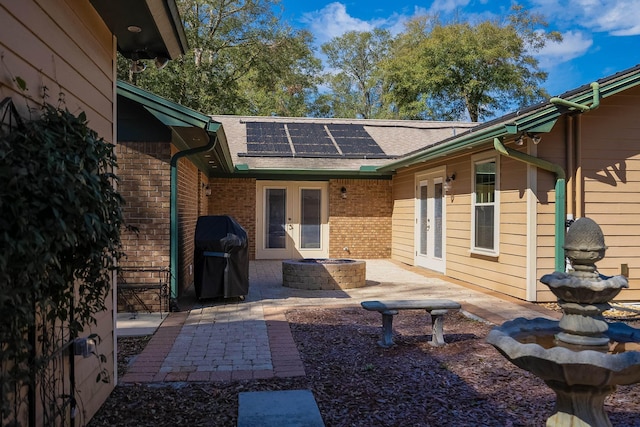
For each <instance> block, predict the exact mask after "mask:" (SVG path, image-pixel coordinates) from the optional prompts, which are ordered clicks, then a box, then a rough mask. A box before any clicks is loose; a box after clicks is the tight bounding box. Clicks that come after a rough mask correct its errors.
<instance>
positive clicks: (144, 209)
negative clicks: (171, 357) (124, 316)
mask: <svg viewBox="0 0 640 427" xmlns="http://www.w3.org/2000/svg"><path fill="white" fill-rule="evenodd" d="M116 154H117V156H118V166H119V169H118V172H117V175H118V177H119V181H118V191H119V192H120V194H121V195H122V197H123V198H124V205H123V215H124V218H125V222H126V224H127V225H128V226H131V227H136V228H137V232H134V231H131V230H123V232H122V236H121V237H122V244H123V250H124V252H125V254H126V257H125V258H123V259H122V260H121V262H120V264H121V265H122V266H123V267H129V268H137V267H139V268H142V267H169V256H170V255H169V231H170V211H169V203H170V181H171V174H170V169H169V161H170V160H171V152H170V149H169V145H168V144H162V143H150V142H123V143H120V144H118V145H117V146H116ZM135 276H136V275H135V274H129V273H127V277H125V280H127V281H128V282H137V281H140V278H139V277H135ZM139 296H140V298H141V299H142V300H143V301H144V302H145V304H147V306H149V307H150V308H152V309H154V310H159V296H158V293H157V292H144V293H142V294H140V295H139ZM128 304H131V305H132V306H133V308H134V309H137V310H142V309H143V308H144V307H142V306H141V304H139V303H137V302H136V301H133V300H131V298H128V299H126V298H123V297H119V298H118V310H119V311H125V310H127V309H130V308H132V307H127V305H128Z"/></svg>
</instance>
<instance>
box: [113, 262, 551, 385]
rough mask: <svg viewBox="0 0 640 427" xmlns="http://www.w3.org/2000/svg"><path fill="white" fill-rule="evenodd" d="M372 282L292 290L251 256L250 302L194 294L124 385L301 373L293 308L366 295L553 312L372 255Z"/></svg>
mask: <svg viewBox="0 0 640 427" xmlns="http://www.w3.org/2000/svg"><path fill="white" fill-rule="evenodd" d="M367 282H368V285H367V286H366V287H363V288H356V289H347V290H335V291H308V290H298V289H290V288H285V287H283V286H282V263H281V262H280V261H263V260H260V261H251V262H250V269H249V294H248V295H247V297H246V299H245V300H244V301H239V300H237V299H232V300H229V301H226V302H206V301H205V302H198V301H196V300H195V298H192V301H191V302H188V303H187V304H189V305H190V306H189V307H183V306H181V307H180V308H181V309H182V310H183V311H180V312H176V313H171V314H170V315H169V316H168V317H167V318H166V319H165V320H164V321H163V322H162V324H161V325H160V327H159V328H158V330H157V331H156V333H155V334H154V336H153V338H152V339H151V341H150V342H149V343H148V344H147V346H146V347H145V349H144V351H143V352H142V353H141V354H140V355H139V356H138V357H137V358H136V359H135V361H134V363H133V365H132V366H130V367H129V369H128V371H127V373H126V374H125V375H124V376H123V377H122V378H120V379H119V382H120V383H142V382H144V383H151V382H164V381H231V380H241V379H259V378H272V377H291V376H303V375H304V366H303V364H302V361H301V360H300V356H299V354H298V351H297V349H296V346H295V343H294V341H293V337H292V335H291V331H290V329H289V324H288V323H287V321H286V318H285V312H286V310H287V309H289V308H292V307H304V306H310V307H319V306H326V307H329V306H331V307H341V306H352V307H356V306H358V307H359V306H360V302H361V301H364V300H373V299H416V298H420V299H425V298H434V299H451V300H454V301H458V302H460V303H461V304H462V309H463V310H464V311H465V312H467V313H469V314H470V315H473V316H477V317H479V318H482V319H484V320H486V321H489V322H491V323H494V324H500V323H502V322H504V321H506V320H509V319H513V318H516V317H527V318H532V317H541V316H542V317H545V316H546V317H550V316H549V315H550V313H549V312H548V311H545V310H543V309H540V308H539V307H537V306H536V305H534V304H530V303H526V302H523V301H520V300H516V299H512V298H508V297H504V296H501V295H498V294H492V293H490V292H487V291H483V290H481V289H479V288H474V287H473V286H472V285H470V284H462V283H454V281H452V280H451V279H448V278H444V277H443V276H441V275H438V274H436V273H433V272H430V271H428V270H424V269H421V268H414V267H408V266H406V265H404V264H400V263H396V262H394V261H390V260H367ZM180 304H181V305H182V304H183V301H181V302H180ZM551 316H552V317H554V318H559V315H558V316H555V315H554V314H553V313H551ZM445 332H446V330H445Z"/></svg>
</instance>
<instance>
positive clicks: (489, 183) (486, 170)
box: [471, 156, 500, 255]
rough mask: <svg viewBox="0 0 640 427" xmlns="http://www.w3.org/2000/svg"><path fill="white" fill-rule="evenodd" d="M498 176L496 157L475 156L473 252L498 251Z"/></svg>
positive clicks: (493, 253) (494, 253) (491, 252)
mask: <svg viewBox="0 0 640 427" xmlns="http://www.w3.org/2000/svg"><path fill="white" fill-rule="evenodd" d="M498 176H499V173H498V162H497V159H496V158H495V157H479V156H478V157H474V158H473V194H472V202H471V203H472V217H473V218H472V221H473V223H472V227H471V233H472V239H471V250H472V252H480V253H485V254H486V253H490V254H492V255H497V253H498V225H499V222H498V220H499V217H500V215H499V210H498V208H499V204H498V195H499V193H498Z"/></svg>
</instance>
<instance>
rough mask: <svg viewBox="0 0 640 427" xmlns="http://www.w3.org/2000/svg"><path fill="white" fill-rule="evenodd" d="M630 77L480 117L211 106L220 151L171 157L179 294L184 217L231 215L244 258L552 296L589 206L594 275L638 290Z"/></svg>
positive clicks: (184, 262) (185, 268)
mask: <svg viewBox="0 0 640 427" xmlns="http://www.w3.org/2000/svg"><path fill="white" fill-rule="evenodd" d="M639 82H640V68H639V67H634V68H631V69H628V70H625V71H622V72H619V73H617V74H614V75H612V76H609V77H606V78H603V79H601V80H599V81H598V82H594V83H592V84H589V85H583V86H580V87H578V88H576V89H574V90H571V91H569V92H566V93H564V94H562V95H560V96H558V97H555V98H552V99H550V100H549V101H548V102H544V103H541V104H538V105H534V106H531V107H529V108H527V109H525V110H522V111H518V112H515V113H511V114H507V115H505V116H503V117H500V118H498V119H496V120H493V121H491V122H488V123H483V124H477V123H463V122H456V123H449V122H407V121H384V120H349V119H310V118H278V117H239V116H211V117H210V118H211V120H212V121H213V122H214V123H218V124H219V125H220V127H221V130H220V131H219V132H221V133H222V134H223V135H224V140H225V141H226V147H225V155H226V156H227V157H225V160H224V161H223V162H220V155H219V154H218V155H216V156H211V155H210V154H208V153H206V152H202V153H199V154H195V155H193V156H185V158H184V159H182V160H184V165H182V166H181V167H182V168H183V169H184V171H183V172H179V173H182V174H190V178H186V177H184V178H180V183H181V184H180V186H182V185H185V188H184V190H180V191H183V193H180V195H179V200H178V202H177V206H178V207H179V209H182V211H181V212H184V213H181V215H183V216H184V220H183V219H179V220H178V222H179V224H180V225H179V228H180V230H181V231H180V238H179V240H180V242H182V243H181V245H183V246H181V249H180V253H179V256H178V257H177V258H176V262H175V264H176V265H177V267H176V270H177V271H178V274H177V275H178V277H180V280H179V284H178V285H177V289H178V290H179V291H180V292H182V291H184V290H185V289H187V288H188V287H189V286H190V285H191V283H192V277H191V276H190V274H191V272H192V268H193V266H192V258H190V257H192V246H190V245H192V238H190V237H189V233H192V231H191V230H192V229H193V227H194V223H193V221H194V218H196V217H197V216H198V215H231V216H233V217H234V218H235V219H236V220H237V221H238V222H239V223H240V224H241V225H242V226H243V227H244V228H245V229H246V230H247V233H248V235H249V240H250V257H251V259H288V258H327V257H330V258H345V257H349V258H358V259H367V258H391V259H393V260H397V261H399V262H403V263H406V264H408V265H415V266H420V267H424V268H427V269H430V270H433V271H436V272H439V273H442V274H444V275H446V276H447V277H449V278H452V279H458V280H461V281H466V282H469V283H473V284H474V285H477V286H481V287H484V288H486V289H489V290H492V291H496V292H499V293H503V294H505V295H509V296H513V297H516V298H520V299H523V300H527V301H538V302H545V301H554V300H555V297H554V296H553V295H552V294H551V293H550V292H549V291H548V289H547V288H546V287H545V286H544V285H541V284H540V283H539V280H538V279H539V278H540V277H541V276H542V275H544V274H546V273H549V272H551V271H553V270H564V269H565V260H564V255H563V249H562V246H563V244H564V232H565V229H566V223H567V221H571V220H573V219H577V218H580V217H583V216H588V217H591V218H592V219H594V220H595V221H596V222H598V223H599V224H600V226H601V227H602V229H603V232H604V234H605V237H606V242H607V245H608V246H609V250H608V252H607V255H606V257H605V259H603V260H602V261H600V262H599V264H598V267H599V269H600V271H601V273H602V274H605V275H616V274H625V275H626V276H628V278H629V284H630V288H629V289H628V290H624V291H623V292H622V293H621V294H620V295H619V298H618V299H619V300H638V299H639V298H640V283H638V273H637V272H636V270H637V268H636V267H635V266H636V265H637V264H638V263H639V262H640V259H638V256H637V255H636V254H638V253H640V251H639V250H638V249H640V248H639V245H640V241H638V239H637V238H636V237H634V236H637V235H638V234H639V233H640V219H638V218H640V216H639V215H638V214H639V212H638V211H639V210H640V205H638V203H637V201H636V200H635V198H636V197H635V194H636V193H637V189H636V186H637V184H636V183H637V182H638V181H640V172H638V170H639V169H640V167H639V166H638V164H636V163H638V160H639V159H640V157H639V153H638V149H637V147H636V146H637V144H636V140H637V139H638V137H639V136H640V134H639V132H638V129H637V125H636V120H635V119H634V118H635V117H637V115H638V113H639V112H640V106H639V103H638V97H639V96H640V88H638V83H639ZM154 102H159V103H163V102H166V101H163V100H162V99H161V98H158V97H155V99H154ZM221 141H222V140H221ZM219 148H220V147H219ZM214 157H215V159H214ZM179 169H180V168H179ZM636 175H638V176H636ZM181 176H182V175H181ZM186 182H189V185H188V186H186ZM123 185H124V184H123ZM187 187H188V188H189V189H187ZM181 188H182V187H181ZM206 190H208V191H210V195H206V193H205V191H206ZM180 198H182V199H183V200H182V201H180ZM189 198H190V200H187V199H189ZM181 218H182V217H181ZM165 248H166V244H165ZM170 258H171V257H170ZM170 262H171V260H170Z"/></svg>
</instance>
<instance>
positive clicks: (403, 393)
mask: <svg viewBox="0 0 640 427" xmlns="http://www.w3.org/2000/svg"><path fill="white" fill-rule="evenodd" d="M287 319H288V321H289V324H290V326H291V330H292V332H293V336H294V339H295V341H296V344H297V346H298V350H299V351H300V354H301V357H302V359H303V361H304V365H305V370H306V373H307V375H306V377H298V378H291V379H269V380H259V381H258V380H255V381H236V382H231V383H206V384H205V383H191V384H187V383H176V384H162V385H148V386H142V385H135V386H118V387H116V389H115V390H114V391H113V393H112V395H111V396H110V397H109V399H108V400H107V402H106V403H105V404H104V406H103V407H102V409H101V410H100V411H99V412H98V414H96V416H95V417H94V419H93V420H92V421H91V423H90V424H89V425H90V426H132V425H135V426H178V425H193V426H224V427H226V426H229V427H232V426H235V425H236V422H237V411H238V393H239V392H243V391H263V390H291V389H310V390H311V391H312V392H313V394H314V396H315V398H316V401H317V403H318V407H319V408H320V413H321V414H322V418H323V420H324V423H325V425H326V426H327V427H333V426H362V427H365V426H366V427H371V426H407V425H409V426H416V427H418V426H425V427H426V426H454V427H457V426H496V427H498V426H499V427H503V426H544V425H545V421H546V419H547V418H548V417H549V416H550V415H551V414H552V412H553V404H554V401H555V395H554V393H553V392H552V391H551V390H550V389H549V388H548V387H546V385H545V384H544V383H543V382H542V381H541V380H539V379H538V378H536V377H535V376H533V375H531V374H529V373H528V372H526V371H523V370H521V369H519V368H517V367H515V366H514V365H512V364H511V363H509V362H508V361H506V359H504V358H503V357H502V356H501V355H500V354H499V353H498V352H497V351H496V350H495V349H494V348H493V347H492V346H491V345H489V344H487V343H486V342H485V340H484V339H485V337H486V335H487V333H488V332H489V330H490V329H491V327H490V326H488V325H486V324H484V323H481V322H477V321H474V320H470V319H468V318H466V317H464V316H462V315H461V314H458V313H451V314H448V315H447V317H446V319H445V322H444V330H445V338H446V340H447V342H448V344H447V345H446V346H444V347H440V348H434V347H431V346H430V345H428V343H427V341H428V339H429V335H427V334H430V328H429V327H428V326H427V327H425V322H427V320H426V319H427V317H426V316H425V315H424V314H423V313H421V312H419V311H405V312H402V313H401V314H400V315H398V316H396V318H395V319H394V333H395V334H396V335H395V337H394V340H395V341H396V344H397V345H396V346H395V347H393V348H391V349H382V348H379V347H378V346H377V345H376V342H377V340H378V339H379V336H380V315H379V314H378V313H373V312H367V311H365V310H362V309H360V308H346V309H345V308H343V309H313V310H308V309H304V310H303V309H296V310H291V311H289V312H288V313H287ZM633 323H636V322H632V324H633ZM633 326H635V327H639V326H640V325H637V324H633ZM143 345H144V342H141V340H140V339H125V340H122V341H119V343H118V346H119V348H120V359H121V360H120V361H119V362H120V363H119V366H120V368H119V369H126V366H127V363H128V362H127V361H128V360H129V359H130V358H131V357H135V354H137V353H138V352H139V351H141V347H142V346H143ZM605 409H606V411H607V413H608V414H609V417H610V419H611V422H612V423H613V425H614V426H640V386H625V387H619V388H618V391H617V392H616V393H614V394H612V395H611V396H610V397H609V398H607V400H606V402H605Z"/></svg>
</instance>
